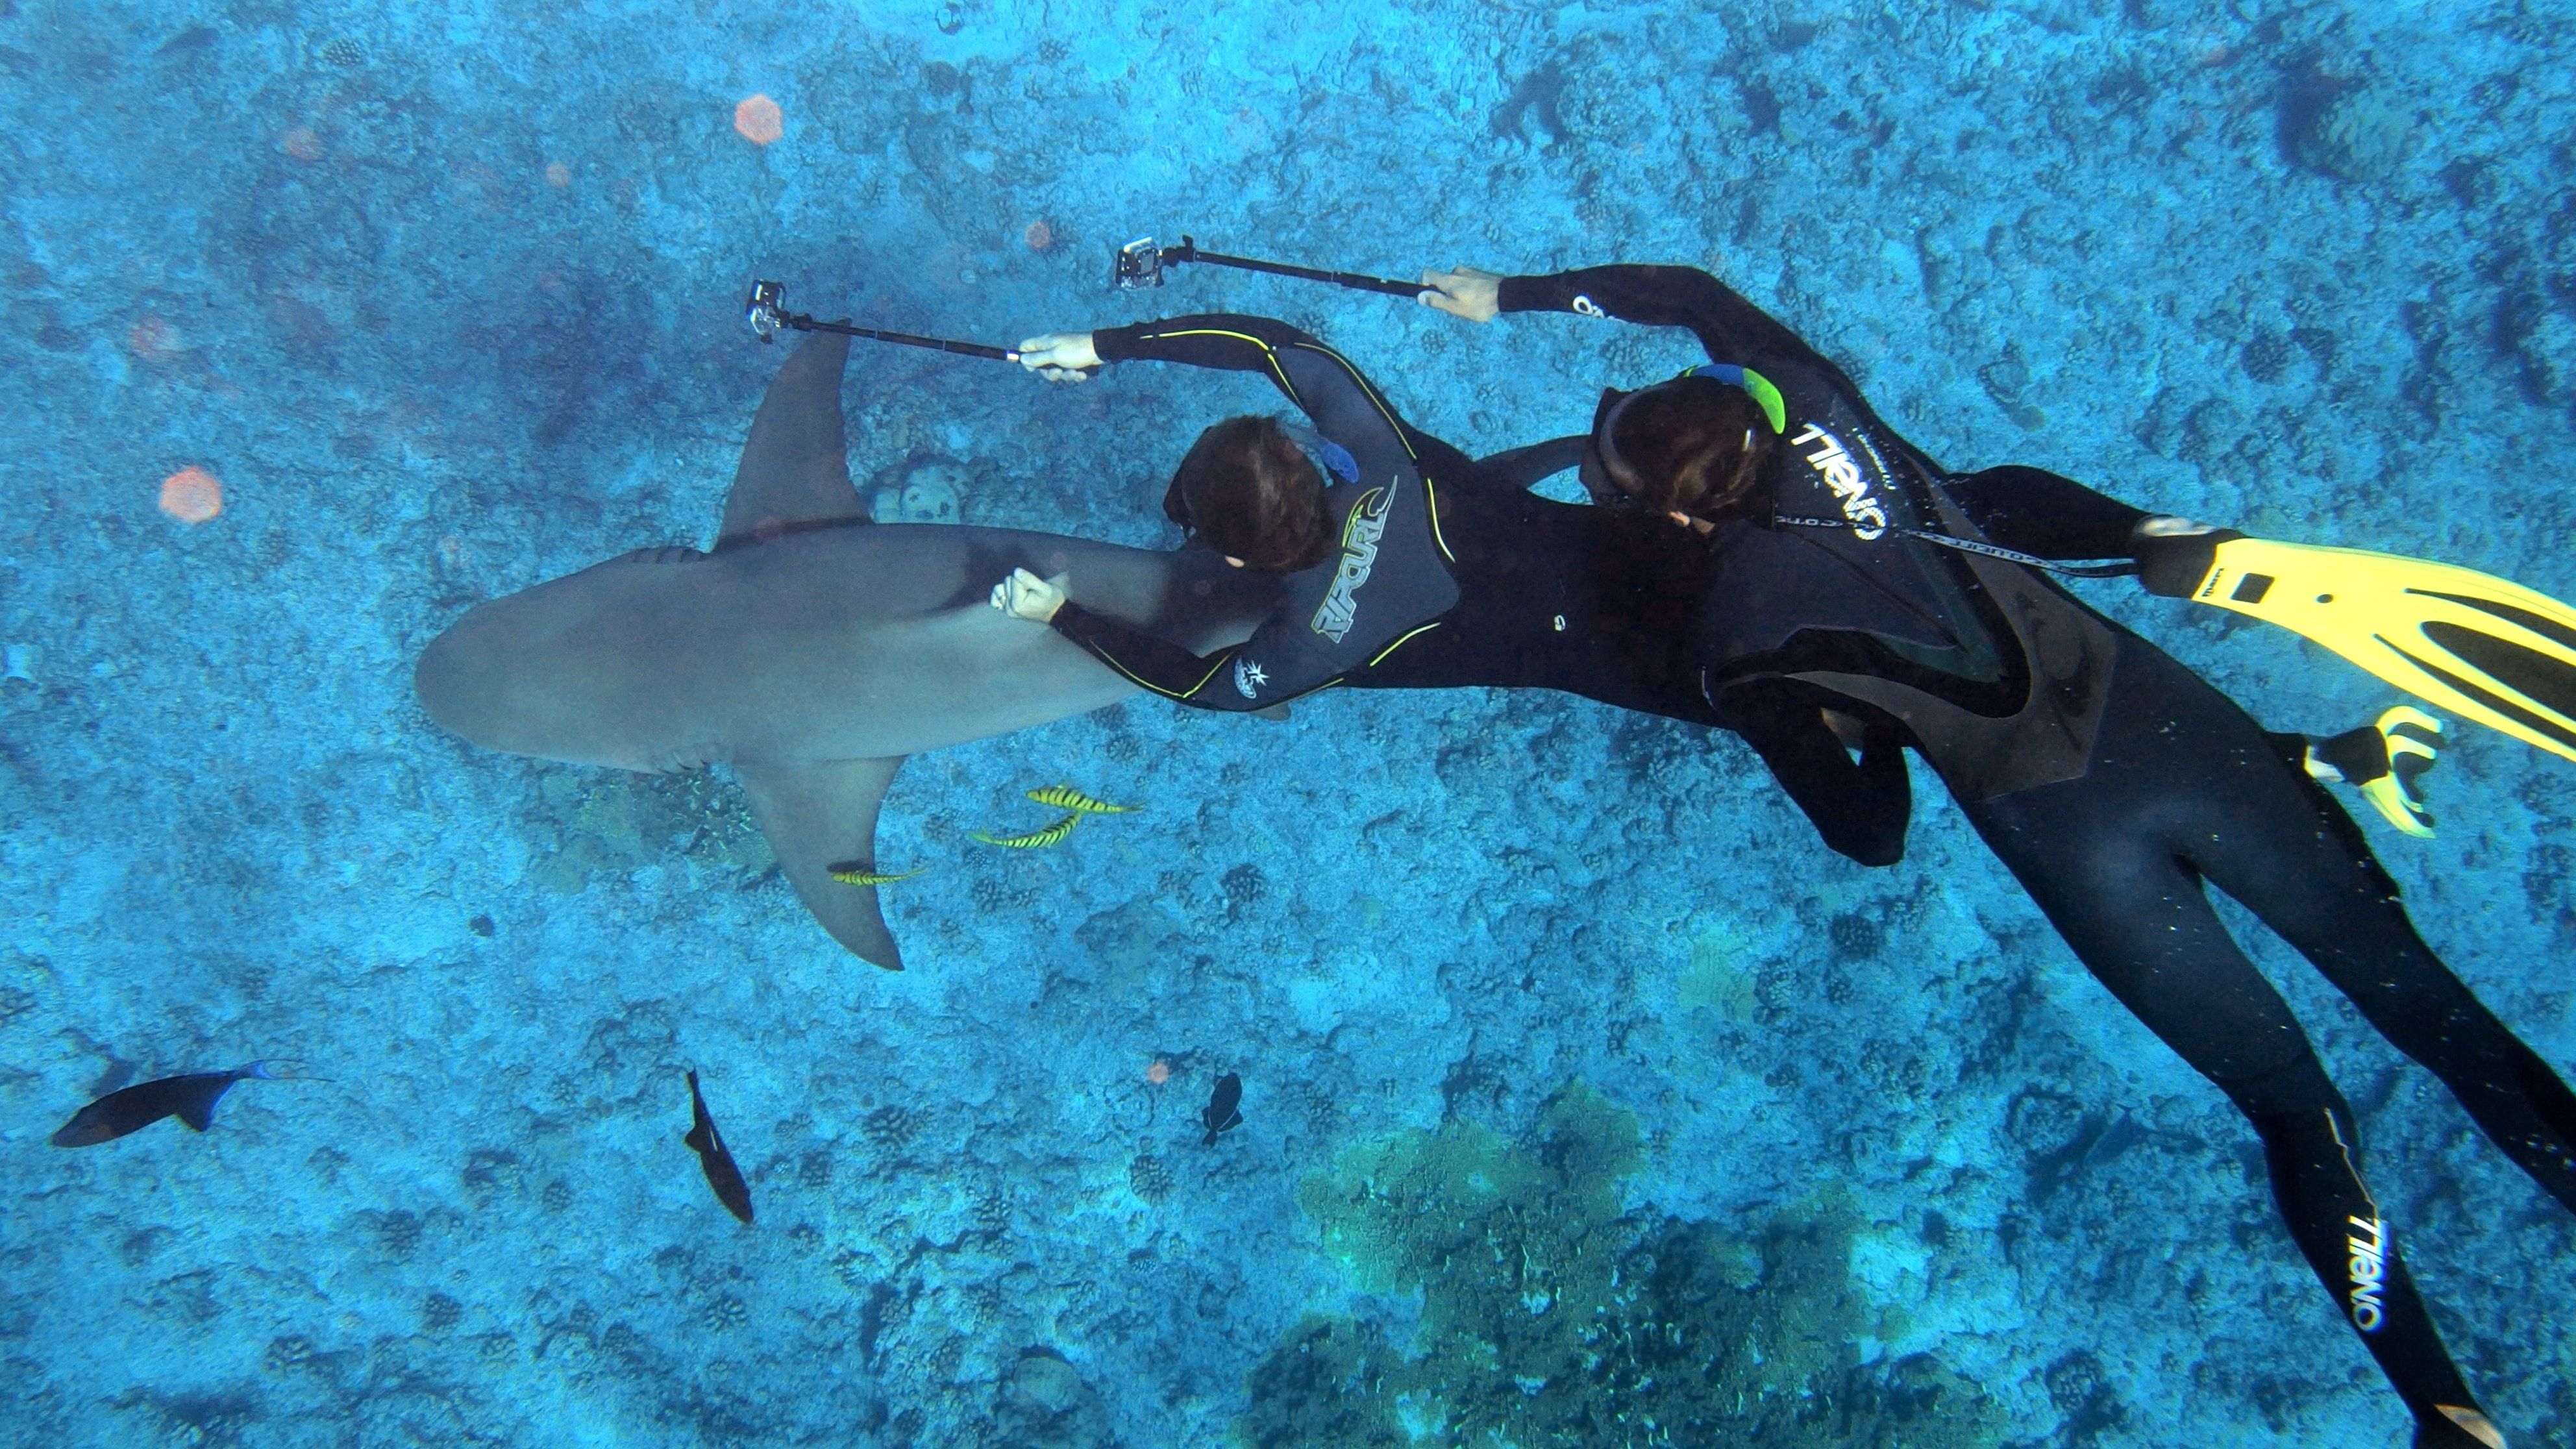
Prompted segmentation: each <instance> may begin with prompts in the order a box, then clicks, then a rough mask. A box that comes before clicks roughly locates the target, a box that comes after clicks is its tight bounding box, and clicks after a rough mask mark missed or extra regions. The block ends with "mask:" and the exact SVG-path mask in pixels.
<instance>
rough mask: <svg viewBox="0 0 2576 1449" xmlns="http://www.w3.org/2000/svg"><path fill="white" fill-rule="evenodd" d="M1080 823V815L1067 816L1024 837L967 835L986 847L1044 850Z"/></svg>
mask: <svg viewBox="0 0 2576 1449" xmlns="http://www.w3.org/2000/svg"><path fill="white" fill-rule="evenodd" d="M1081 823H1082V817H1081V816H1080V815H1068V816H1066V817H1064V818H1063V819H1062V820H1059V821H1057V822H1056V823H1054V824H1053V825H1050V826H1048V827H1047V828H1046V829H1044V830H1032V831H1030V832H1029V833H1028V834H1026V835H1000V836H995V835H986V834H985V833H984V832H983V831H980V830H973V831H969V832H967V833H968V834H969V835H971V836H973V837H974V838H975V839H977V840H980V841H982V842H984V843H985V844H986V845H998V846H1000V847H1002V848H1003V849H1004V850H1044V849H1046V848H1047V847H1048V846H1050V845H1054V844H1056V843H1057V842H1059V841H1061V840H1063V839H1064V838H1065V837H1066V836H1068V835H1071V834H1072V833H1073V827H1075V826H1077V825H1080V824H1081Z"/></svg>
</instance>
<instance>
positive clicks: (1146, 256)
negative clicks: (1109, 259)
mask: <svg viewBox="0 0 2576 1449" xmlns="http://www.w3.org/2000/svg"><path fill="white" fill-rule="evenodd" d="M1109 279H1110V281H1112V282H1114V283H1116V284H1117V286H1118V289H1119V290H1120V291H1133V290H1135V289H1136V288H1139V287H1159V286H1161V285H1163V249H1162V248H1160V247H1158V246H1156V245H1154V239H1153V238H1152V237H1149V236H1140V237H1138V238H1136V239H1135V240H1134V241H1131V242H1129V243H1128V244H1127V245H1125V246H1123V247H1120V248H1119V249H1118V261H1117V265H1116V266H1115V267H1114V268H1113V269H1112V270H1111V272H1110V274H1109Z"/></svg>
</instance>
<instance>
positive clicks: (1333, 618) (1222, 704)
mask: <svg viewBox="0 0 2576 1449" xmlns="http://www.w3.org/2000/svg"><path fill="white" fill-rule="evenodd" d="M1092 346H1093V349H1094V350H1095V351H1096V352H1097V353H1098V354H1099V356H1100V358H1101V360H1102V361H1104V362H1121V361H1131V360H1140V359H1153V360H1158V361H1166V362H1183V363H1190V364H1193V365H1196V366H1200V367H1214V368H1224V369H1230V370H1236V371H1248V372H1259V373H1262V374H1263V375H1265V376H1267V377H1269V378H1270V379H1271V380H1272V381H1273V382H1274V383H1276V384H1277V385H1278V386H1279V388H1280V390H1281V391H1282V392H1283V393H1285V394H1287V396H1288V398H1289V400H1290V401H1292V402H1294V403H1296V404H1297V405H1298V406H1299V407H1300V408H1301V409H1303V410H1304V411H1305V413H1306V415H1307V417H1308V418H1309V419H1310V420H1312V421H1313V423H1314V425H1315V427H1316V429H1317V431H1319V432H1320V433H1322V434H1323V436H1324V438H1325V439H1326V440H1328V441H1329V442H1331V443H1333V444H1335V445H1337V446H1338V447H1340V448H1341V449H1343V450H1344V451H1345V452H1346V453H1348V454H1349V456H1350V459H1351V461H1352V463H1353V465H1354V467H1355V470H1356V477H1355V479H1354V480H1351V481H1342V482H1338V483H1336V484H1335V485H1334V486H1332V487H1330V488H1328V490H1327V492H1326V500H1327V505H1328V508H1329V509H1330V510H1331V511H1330V512H1329V513H1328V515H1327V516H1328V517H1336V518H1338V519H1340V520H1341V525H1342V532H1341V537H1342V541H1343V547H1342V549H1341V550H1340V551H1339V553H1338V555H1337V557H1335V558H1334V559H1332V560H1330V561H1328V562H1326V563H1325V564H1323V565H1320V566H1319V567H1317V568H1315V569H1311V570H1308V571H1306V572H1305V573H1302V574H1299V575H1295V576H1292V577H1291V578H1290V579H1288V580H1287V581H1286V582H1287V593H1288V602H1287V603H1286V604H1285V605H1284V606H1283V607H1282V609H1281V610H1280V612H1279V613H1278V615H1277V616H1275V617H1273V618H1272V619H1270V620H1268V621H1266V622H1265V623H1264V624H1263V625H1262V626H1261V628H1260V629H1259V630H1257V631H1256V632H1255V633H1254V634H1253V636H1252V637H1251V638H1250V639H1248V640H1246V641H1245V642H1244V643H1243V644H1241V645H1239V646H1236V647H1234V648H1231V649H1226V650H1220V651H1218V652H1217V653H1214V654H1210V655H1197V654H1192V653H1190V652H1189V651H1187V650H1185V649H1181V648H1179V647H1178V646H1176V645H1173V644H1170V643H1168V642H1166V641H1164V640H1161V639H1158V638H1156V637H1154V636H1152V635H1150V634H1145V633H1142V632H1140V631H1138V630H1135V629H1132V628H1129V627H1127V626H1125V625H1123V624H1120V623H1118V622H1117V621H1115V620H1110V619H1105V618H1102V617H1101V616H1099V615H1097V614H1093V613H1091V612H1089V611H1087V610H1084V609H1082V608H1080V607H1079V606H1077V605H1073V604H1067V605H1065V606H1064V607H1063V608H1062V609H1060V610H1058V611H1057V613H1056V616H1055V620H1054V626H1055V628H1056V629H1057V631H1058V632H1060V633H1062V634H1063V635H1064V636H1065V637H1066V638H1068V639H1070V640H1072V641H1073V642H1074V643H1076V644H1079V645H1081V646H1082V647H1083V648H1085V649H1087V650H1089V651H1090V652H1091V653H1092V654H1093V655H1094V656H1096V657H1097V658H1099V659H1100V660H1101V661H1102V662H1103V663H1106V664H1108V665H1109V666H1110V667H1111V668H1113V669H1116V670H1117V671H1118V672H1119V673H1121V674H1123V675H1125V676H1127V678H1129V679H1130V680H1133V681H1134V682H1135V683H1137V684H1139V685H1141V686H1143V687H1144V688H1146V689H1149V690H1152V691H1153V692H1155V693H1157V694H1160V695H1163V696H1164V697H1165V698H1168V699H1172V700H1175V701H1177V702H1179V703H1182V704H1186V705H1191V706H1194V707H1197V708H1201V709H1216V710H1229V711H1245V710H1256V709H1262V708H1266V707H1268V706H1270V705H1273V704H1277V703H1281V702H1284V701H1287V700H1290V699H1294V698H1296V697H1298V696H1299V695H1303V694H1309V693H1312V692H1314V691H1316V690H1319V689H1323V688H1326V687H1328V686H1331V685H1334V684H1341V685H1346V686H1349V687H1352V688H1361V689H1455V688H1461V687H1465V686H1484V687H1489V688H1498V689H1504V688H1524V689H1554V690H1562V691H1564V692H1566V693H1570V694H1579V695H1582V696H1583V697H1585V698H1587V699H1593V700H1598V701H1600V702H1601V703H1604V704H1609V705H1613V706H1616V707H1618V708H1621V709H1628V710H1635V711H1638V712H1640V713H1645V714H1656V715H1662V716H1664V717H1666V718H1670V719H1677V720H1681V721H1684V722H1686V723H1690V724H1696V725H1704V726H1715V727H1723V728H1727V729H1730V730H1733V731H1734V732H1736V733H1738V734H1740V735H1742V736H1743V737H1744V738H1745V740H1746V741H1747V742H1748V743H1750V744H1751V745H1752V746H1753V748H1754V749H1755V751H1756V752H1757V753H1759V754H1760V755H1761V756H1762V758H1763V760H1764V761H1765V762H1766V763H1768V764H1769V765H1770V767H1771V769H1772V772H1773V773H1774V774H1775V775H1776V776H1778V777H1779V779H1780V780H1781V782H1782V783H1783V785H1785V786H1786V787H1787V788H1788V790H1789V792H1790V794H1791V796H1792V798H1794V799H1796V800H1797V801H1798V802H1799V804H1800V805H1801V806H1802V807H1803V808H1804V809H1805V810H1806V811H1807V813H1808V816H1809V818H1810V819H1813V820H1814V821H1815V822H1816V825H1817V829H1818V830H1819V832H1820V833H1821V834H1822V835H1823V836H1824V838H1825V839H1826V841H1827V842H1828V843H1829V844H1831V845H1832V846H1833V848H1834V849H1836V850H1839V851H1841V852H1842V853H1844V854H1846V855H1849V856H1851V857H1852V858H1853V859H1855V860H1859V861H1861V862H1862V863H1863V864H1878V863H1883V862H1884V861H1887V860H1892V859H1894V858H1895V857H1896V855H1897V854H1898V853H1900V852H1901V851H1902V850H1903V845H1904V834H1905V821H1906V815H1907V812H1908V809H1909V807H1910V804H1911V797H1910V795H1909V793H1908V788H1909V787H1908V784H1907V780H1906V775H1905V764H1904V757H1903V754H1902V750H1901V744H1900V741H1899V739H1898V737H1897V736H1896V734H1895V733H1894V732H1893V731H1892V730H1886V729H1879V730H1875V731H1873V732H1872V733H1871V734H1870V736H1869V739H1868V742H1867V745H1866V747H1865V748H1864V750H1863V752H1862V756H1861V760H1860V762H1859V763H1858V764H1855V763H1854V762H1853V760H1852V759H1851V757H1850V756H1849V755H1848V754H1847V753H1846V752H1845V751H1844V748H1843V745H1842V743H1841V741H1840V740H1838V739H1837V738H1836V737H1835V736H1834V734H1833V733H1832V731H1831V730H1829V729H1828V728H1827V727H1826V726H1825V723H1824V720H1823V717H1822V716H1821V715H1820V714H1819V713H1818V712H1817V710H1816V709H1815V708H1814V706H1813V705H1811V704H1805V703H1802V702H1796V701H1788V700H1741V701H1730V702H1729V707H1728V708H1727V709H1725V710H1723V711H1721V710H1719V709H1716V708H1713V707H1712V706H1711V705H1710V704H1709V702H1708V700H1707V698H1706V696H1705V695H1704V693H1703V692H1702V690H1701V689H1700V686H1699V671H1698V669H1697V667H1696V666H1695V665H1694V664H1693V663H1692V661H1691V659H1690V656H1689V653H1688V651H1687V650H1684V649H1681V648H1677V647H1676V641H1677V640H1679V639H1681V638H1682V637H1683V636H1684V631H1685V629H1686V628H1687V625H1688V623H1689V620H1690V618H1691V615H1692V613H1693V611H1695V610H1696V609H1697V608H1698V606H1699V602H1700V599H1701V597H1702V596H1703V595H1704V594H1705V593H1706V589H1707V560H1706V556H1705V554H1704V552H1703V551H1702V550H1701V549H1699V548H1698V547H1697V546H1696V544H1695V543H1694V542H1693V541H1692V540H1691V539H1690V538H1689V536H1688V535H1687V534H1685V533H1684V532H1682V531H1681V530H1679V529H1676V528H1673V527H1670V526H1669V525H1666V524H1664V523H1663V522H1661V521H1660V520H1652V519H1642V518H1638V517H1636V516H1634V515H1633V514H1631V513H1629V512H1627V511H1625V510H1618V509H1603V508H1595V507H1591V506H1589V505H1582V504H1567V503H1559V502H1557V501H1555V500H1553V499H1550V498H1545V497H1542V496H1540V495H1538V494H1535V493H1531V492H1529V491H1528V487H1529V485H1530V484H1532V483H1534V482H1536V481H1537V480H1538V479H1539V478H1542V477H1545V476H1547V475H1548V474H1550V473H1554V472H1558V471H1561V470H1563V469H1564V468H1568V467H1572V466H1574V464H1575V463H1576V461H1577V460H1578V459H1579V457H1580V451H1581V440H1580V439H1557V440H1555V441H1554V442H1551V443H1543V444H1538V445H1536V446H1534V447H1530V448H1524V449H1517V450H1515V451H1514V452H1512V453H1509V454H1505V455H1502V456H1499V457H1495V458H1490V459H1487V460H1485V461H1483V462H1481V463H1479V462H1475V461H1471V460H1470V459H1469V458H1468V457H1467V456H1466V455H1465V454H1464V453H1461V452H1460V451H1459V450H1458V449H1456V448H1454V447H1452V446H1450V445H1449V444H1447V443H1445V442H1442V441H1440V440H1439V439H1437V438H1434V437H1431V436H1430V435H1428V434H1425V433H1423V432H1421V431H1419V430H1417V429H1415V428H1413V427H1412V426H1411V425H1409V424H1407V423H1406V422H1404V420H1403V419H1402V418H1401V417H1399V416H1397V414H1396V412H1395V410H1394V409H1393V408H1392V407H1391V406H1389V405H1388V403H1387V402H1386V400H1385V398H1384V397H1383V396H1382V395H1381V394H1380V393H1379V392H1378V391H1377V389H1376V388H1375V387H1373V386H1372V385H1371V384H1370V383H1369V381H1368V379H1367V378H1366V377H1364V376H1362V375H1361V374H1360V372H1359V370H1358V369H1357V368H1356V367H1353V366H1352V365H1351V363H1350V362H1349V361H1348V360H1347V359H1345V358H1343V357H1342V356H1341V355H1340V354H1339V353H1336V352H1334V351H1332V350H1331V349H1329V348H1327V347H1325V346H1324V345H1323V344H1321V343H1320V342H1317V341H1316V340H1315V339H1314V338H1312V337H1310V336H1308V335H1307V334H1306V333H1304V332H1301V331H1299V330H1298V329H1296V328H1294V327H1291V326H1288V325H1287V324H1285V323H1282V322H1276V321H1272V320H1270V319H1268V318H1263V317H1245V316H1234V315H1208V316H1194V317H1179V318H1173V319H1171V320H1168V321H1162V322H1148V323H1141V324H1138V325H1135V326H1131V327H1119V328H1110V329H1106V330H1103V331H1099V332H1095V333H1093V334H1092ZM1381 479H1383V480H1387V481H1386V484H1385V485H1384V486H1382V487H1381V486H1379V485H1378V484H1377V481H1376V480H1381ZM1373 497H1375V498H1381V499H1384V500H1388V506H1389V512H1388V515H1387V517H1386V519H1385V520H1384V521H1383V522H1382V523H1377V522H1371V521H1369V520H1368V516H1367V514H1366V509H1367V508H1370V507H1376V506H1378V505H1376V504H1373V503H1364V500H1368V499H1371V498H1373ZM1355 520H1358V522H1356V523H1355ZM1361 528H1372V529H1380V530H1382V531H1380V532H1378V533H1376V534H1375V536H1374V540H1373V545H1371V547H1372V548H1373V552H1364V551H1363V549H1362V548H1361V547H1358V546H1355V545H1354V536H1355V534H1356V533H1357V532H1358V531H1359V530H1360V529H1361ZM1345 576H1355V578H1356V582H1354V583H1352V584H1351V585H1350V586H1349V588H1348V591H1347V592H1348V596H1349V600H1350V609H1349V614H1348V617H1347V619H1345V618H1344V617H1343V616H1342V615H1340V614H1337V613H1335V612H1333V609H1332V607H1331V600H1332V599H1333V596H1334V590H1335V589H1336V588H1338V587H1341V586H1342V582H1343V579H1344V578H1345ZM1344 623H1346V624H1347V626H1348V627H1347V628H1346V630H1345V632H1344V633H1343V634H1342V635H1341V636H1340V637H1332V636H1331V635H1330V634H1329V632H1328V630H1327V626H1328V625H1334V624H1344Z"/></svg>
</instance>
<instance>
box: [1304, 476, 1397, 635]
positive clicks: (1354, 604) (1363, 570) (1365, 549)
mask: <svg viewBox="0 0 2576 1449" xmlns="http://www.w3.org/2000/svg"><path fill="white" fill-rule="evenodd" d="M1394 507H1395V488H1394V485H1392V484H1390V485H1388V486H1387V487H1385V488H1372V489H1370V490H1369V491H1368V492H1366V493H1363V494H1361V495H1360V501H1359V502H1358V503H1357V504H1356V505H1354V506H1353V507H1352V509H1351V516H1350V519H1349V521H1347V522H1345V523H1344V524H1343V525H1342V566H1341V568H1340V570H1339V571H1337V572H1336V573H1335V574H1334V575H1333V587H1332V591H1331V592H1329V593H1327V594H1325V595H1324V603H1323V606H1322V607H1321V608H1318V609H1317V610H1315V623H1314V629H1315V632H1316V633H1318V634H1321V635H1323V636H1324V637H1325V638H1327V639H1330V640H1332V641H1333V642H1334V643H1336V644H1339V643H1341V642H1342V636H1343V635H1345V634H1348V633H1349V632H1351V624H1352V623H1353V621H1355V620H1357V619H1358V618H1359V611H1360V606H1359V591H1360V585H1362V584H1365V583H1367V582H1368V577H1369V570H1371V569H1373V568H1376V567H1377V541H1378V539H1379V538H1381V537H1383V536H1384V535H1385V533H1386V516H1387V514H1388V512H1389V511H1391V510H1392V509H1393V508H1394Z"/></svg>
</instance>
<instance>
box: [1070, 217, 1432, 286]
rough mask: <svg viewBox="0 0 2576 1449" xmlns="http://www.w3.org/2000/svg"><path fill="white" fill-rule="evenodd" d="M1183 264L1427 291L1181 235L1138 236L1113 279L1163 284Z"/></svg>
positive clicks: (1122, 252)
mask: <svg viewBox="0 0 2576 1449" xmlns="http://www.w3.org/2000/svg"><path fill="white" fill-rule="evenodd" d="M1183 262H1205V263H1207V264H1208V265H1210V266H1214V267H1233V268H1235V269H1236V270H1238V271H1245V272H1268V273H1269V274H1270V275H1272V276H1274V277H1295V278H1297V279H1299V280H1301V281H1307V282H1325V283H1329V284H1331V285H1333V286H1336V287H1348V288H1350V289H1351V290H1352V291H1355V292H1382V293H1384V294H1386V295H1388V296H1390V297H1411V296H1414V295H1417V294H1418V293H1421V292H1423V291H1425V290H1428V289H1427V288H1425V287H1424V286H1423V285H1422V284H1421V283H1420V282H1398V281H1394V280H1392V279H1390V278H1386V277H1371V276H1366V275H1363V274H1361V273H1359V272H1328V271H1325V270H1324V269H1322V268H1321V267H1299V266H1292V265H1290V264H1289V263H1287V262H1265V261H1260V260H1257V259H1255V258H1252V257H1234V256H1228V255H1226V254H1225V253H1223V252H1207V251H1201V250H1199V244H1198V239H1197V238H1195V237H1193V236H1191V235H1189V234H1188V233H1187V232H1184V233H1182V234H1181V244H1180V245H1179V246H1176V247H1158V246H1156V245H1154V239H1153V238H1152V237H1149V236H1147V237H1138V238H1137V239H1136V240H1134V241H1131V242H1129V243H1128V244H1127V245H1125V246H1123V247H1120V248H1119V249H1118V258H1117V260H1116V262H1115V263H1113V264H1112V266H1111V269H1110V273H1109V280H1110V281H1111V283H1112V284H1114V285H1115V286H1117V287H1118V288H1119V289H1120V290H1122V291H1126V290H1132V289H1134V288H1138V287H1159V286H1161V285H1163V268H1165V267H1170V266H1178V265H1179V264H1181V263H1183Z"/></svg>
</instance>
